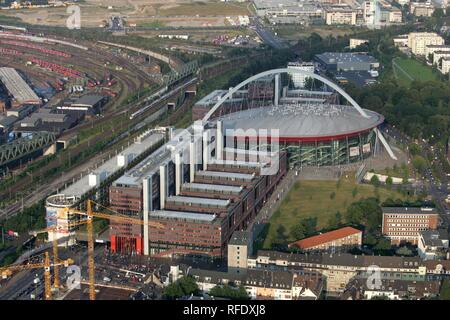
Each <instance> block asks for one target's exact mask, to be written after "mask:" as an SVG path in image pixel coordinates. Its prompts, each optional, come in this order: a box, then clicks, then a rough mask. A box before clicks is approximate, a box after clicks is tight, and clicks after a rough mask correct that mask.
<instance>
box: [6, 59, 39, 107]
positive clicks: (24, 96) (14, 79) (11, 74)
mask: <svg viewBox="0 0 450 320" xmlns="http://www.w3.org/2000/svg"><path fill="white" fill-rule="evenodd" d="M0 81H1V82H2V83H3V84H4V85H5V87H6V89H7V90H8V91H9V93H10V94H11V95H12V96H13V97H14V99H15V100H16V101H17V102H19V103H21V104H22V103H29V104H40V103H41V99H39V97H38V96H37V94H36V93H35V92H34V91H33V89H31V88H30V86H29V85H28V84H27V83H26V82H25V80H23V78H22V77H21V76H20V75H19V73H18V72H17V71H16V70H15V69H13V68H6V67H5V68H0Z"/></svg>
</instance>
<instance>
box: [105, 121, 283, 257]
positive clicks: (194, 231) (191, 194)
mask: <svg viewBox="0 0 450 320" xmlns="http://www.w3.org/2000/svg"><path fill="white" fill-rule="evenodd" d="M221 130H222V125H221V123H220V121H219V122H218V124H216V127H215V128H213V131H215V137H216V138H217V140H218V141H221V140H222V139H223V138H220V137H221V136H223V132H222V131H221ZM186 137H187V138H189V139H188V140H189V143H188V145H187V148H186V149H181V150H180V151H177V152H175V153H174V151H173V150H174V148H175V146H177V143H176V142H172V143H168V144H166V145H164V146H162V147H161V148H160V149H159V150H157V151H156V152H155V153H153V154H151V155H150V156H148V157H147V158H146V159H144V160H143V161H142V162H140V163H139V164H138V165H137V166H135V167H133V168H132V169H131V170H129V171H128V172H126V173H125V174H124V175H123V176H121V177H120V178H118V179H117V180H116V181H114V182H113V183H112V185H111V187H110V190H109V200H110V207H111V208H112V209H113V210H115V211H117V212H119V213H123V214H129V215H133V216H137V217H140V218H142V219H143V220H144V223H145V222H147V223H148V221H150V222H157V223H159V224H160V225H163V226H164V227H163V228H159V229H158V228H155V227H150V226H147V223H146V224H145V226H144V227H141V226H138V225H135V226H134V225H133V226H132V225H124V224H123V223H111V230H110V238H111V239H110V240H111V250H112V251H113V252H121V253H124V252H134V253H137V254H145V255H148V254H156V255H161V256H162V255H170V254H188V253H190V254H201V255H209V256H220V257H221V256H224V255H225V254H226V248H227V244H228V242H229V240H230V239H231V236H232V233H233V232H234V231H236V230H242V229H245V228H246V226H247V225H248V224H249V223H250V222H251V221H252V220H253V219H254V218H255V217H256V215H257V213H258V212H259V210H260V209H261V207H262V206H263V205H264V203H265V201H266V199H267V198H268V197H269V195H270V193H271V192H272V191H273V190H274V189H275V186H276V185H277V183H279V181H280V179H281V178H282V177H283V176H284V175H285V173H286V170H287V158H286V153H285V152H281V153H280V156H279V163H280V165H279V169H278V170H277V172H276V173H275V174H273V175H264V174H261V171H262V170H263V168H264V167H265V166H266V165H267V164H266V163H263V162H261V161H259V162H247V161H246V162H244V161H242V162H241V161H232V162H231V163H229V162H223V161H220V158H221V157H220V156H219V157H218V158H219V159H217V157H211V158H210V157H209V155H207V153H208V148H207V147H206V144H205V142H204V141H203V140H202V139H198V140H196V139H194V138H193V136H192V132H189V130H188V132H187V135H186ZM190 138H192V139H190ZM175 140H177V138H174V141H175ZM182 140H184V139H182ZM217 140H216V141H217ZM178 141H179V140H178ZM219 148H220V146H219V147H218V146H217V143H216V144H213V150H212V153H213V154H216V152H217V153H219V152H221V153H225V152H226V150H225V149H219ZM219 150H222V151H219ZM198 152H200V154H199V155H200V157H199V159H200V161H199V162H196V161H195V159H194V157H195V156H198V154H197V153H198ZM183 159H185V160H186V159H189V161H187V163H186V161H183Z"/></svg>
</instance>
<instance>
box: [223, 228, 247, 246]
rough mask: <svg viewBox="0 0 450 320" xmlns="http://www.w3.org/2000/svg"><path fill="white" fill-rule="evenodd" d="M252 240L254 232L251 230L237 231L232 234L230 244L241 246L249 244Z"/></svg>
mask: <svg viewBox="0 0 450 320" xmlns="http://www.w3.org/2000/svg"><path fill="white" fill-rule="evenodd" d="M251 240H252V234H251V232H249V231H235V232H233V234H232V235H231V239H230V241H229V242H228V244H231V245H235V246H239V245H247V244H248V243H249V242H250V241H251Z"/></svg>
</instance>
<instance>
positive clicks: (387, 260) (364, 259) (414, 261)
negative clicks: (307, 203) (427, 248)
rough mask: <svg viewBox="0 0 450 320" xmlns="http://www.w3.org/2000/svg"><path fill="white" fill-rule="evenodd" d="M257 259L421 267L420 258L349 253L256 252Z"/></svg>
mask: <svg viewBox="0 0 450 320" xmlns="http://www.w3.org/2000/svg"><path fill="white" fill-rule="evenodd" d="M257 256H258V257H268V258H269V259H270V260H284V261H289V262H297V263H313V264H319V265H320V264H322V265H331V266H350V267H357V268H358V267H359V268H362V267H364V268H367V267H369V266H371V265H377V266H379V267H380V268H407V269H417V268H418V267H419V266H421V265H422V262H423V261H422V259H421V258H420V257H396V256H368V255H353V254H349V253H337V254H328V253H327V254H317V253H313V254H308V253H305V254H302V253H284V252H277V251H271V250H258V253H257Z"/></svg>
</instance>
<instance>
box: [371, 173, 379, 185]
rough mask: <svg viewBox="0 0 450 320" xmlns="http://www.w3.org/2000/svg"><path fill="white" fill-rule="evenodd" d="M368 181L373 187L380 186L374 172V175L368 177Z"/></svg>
mask: <svg viewBox="0 0 450 320" xmlns="http://www.w3.org/2000/svg"><path fill="white" fill-rule="evenodd" d="M370 183H371V184H372V185H374V186H375V187H378V186H380V179H379V178H378V176H377V175H376V174H374V175H373V176H372V178H370Z"/></svg>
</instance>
